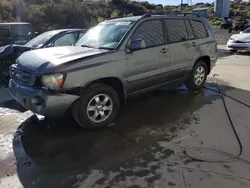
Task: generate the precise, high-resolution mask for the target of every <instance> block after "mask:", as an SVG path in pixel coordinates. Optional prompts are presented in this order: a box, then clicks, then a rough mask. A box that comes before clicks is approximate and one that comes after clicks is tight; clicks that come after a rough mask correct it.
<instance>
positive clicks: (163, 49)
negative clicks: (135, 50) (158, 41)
mask: <svg viewBox="0 0 250 188" xmlns="http://www.w3.org/2000/svg"><path fill="white" fill-rule="evenodd" d="M160 52H161V53H162V54H165V53H167V52H168V50H167V49H166V48H162V49H161V51H160Z"/></svg>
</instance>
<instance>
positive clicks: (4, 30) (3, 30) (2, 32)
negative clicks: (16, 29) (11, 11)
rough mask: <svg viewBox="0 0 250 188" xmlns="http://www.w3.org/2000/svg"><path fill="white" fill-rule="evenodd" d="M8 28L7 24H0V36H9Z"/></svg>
mask: <svg viewBox="0 0 250 188" xmlns="http://www.w3.org/2000/svg"><path fill="white" fill-rule="evenodd" d="M10 36H11V34H10V29H9V27H8V26H0V37H10Z"/></svg>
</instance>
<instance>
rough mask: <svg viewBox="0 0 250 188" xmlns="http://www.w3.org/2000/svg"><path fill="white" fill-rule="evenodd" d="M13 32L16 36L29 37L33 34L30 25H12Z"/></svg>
mask: <svg viewBox="0 0 250 188" xmlns="http://www.w3.org/2000/svg"><path fill="white" fill-rule="evenodd" d="M10 27H11V32H12V35H14V36H29V32H31V26H30V25H29V24H24V25H11V26H10Z"/></svg>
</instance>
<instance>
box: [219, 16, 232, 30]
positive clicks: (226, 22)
mask: <svg viewBox="0 0 250 188" xmlns="http://www.w3.org/2000/svg"><path fill="white" fill-rule="evenodd" d="M221 21H222V22H221V26H220V27H221V29H230V28H231V27H232V25H233V23H232V20H231V19H229V18H224V19H221Z"/></svg>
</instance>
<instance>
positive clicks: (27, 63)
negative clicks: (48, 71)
mask: <svg viewBox="0 0 250 188" xmlns="http://www.w3.org/2000/svg"><path fill="white" fill-rule="evenodd" d="M108 51H109V50H104V49H94V48H86V47H81V46H64V47H53V48H44V49H38V50H32V51H28V52H25V53H23V54H22V55H21V56H20V57H19V58H18V59H17V64H18V65H20V66H22V67H24V68H25V69H27V70H30V71H38V69H39V68H40V67H41V66H43V65H48V64H49V65H50V66H53V67H56V66H58V65H61V64H63V63H67V62H70V61H73V60H76V59H81V58H85V57H89V56H93V55H97V54H101V53H105V52H108Z"/></svg>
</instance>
